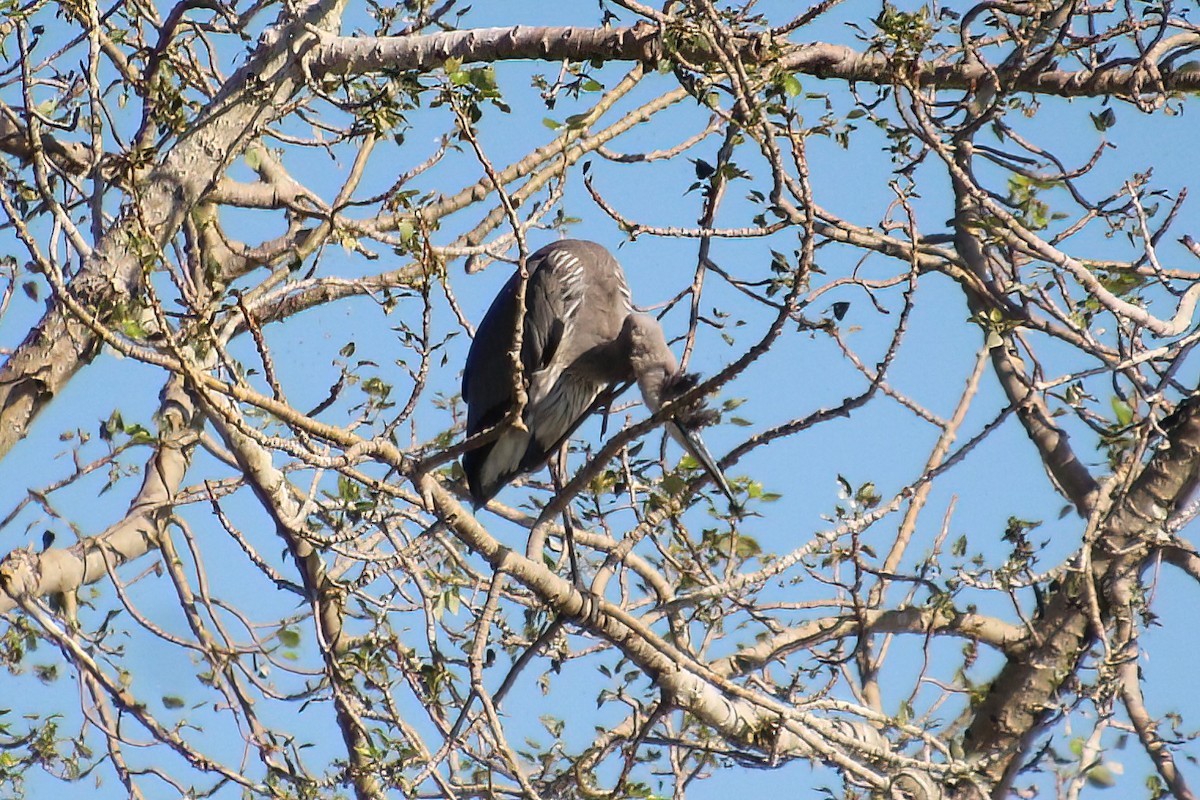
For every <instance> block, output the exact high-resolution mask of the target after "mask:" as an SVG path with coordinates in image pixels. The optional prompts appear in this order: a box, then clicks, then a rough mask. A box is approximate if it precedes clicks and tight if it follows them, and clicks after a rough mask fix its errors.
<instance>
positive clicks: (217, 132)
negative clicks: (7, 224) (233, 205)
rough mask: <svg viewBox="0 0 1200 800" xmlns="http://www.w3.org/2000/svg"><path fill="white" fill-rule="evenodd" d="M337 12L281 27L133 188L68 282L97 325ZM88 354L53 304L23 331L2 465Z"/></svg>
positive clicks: (3, 403)
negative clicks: (315, 28) (318, 30)
mask: <svg viewBox="0 0 1200 800" xmlns="http://www.w3.org/2000/svg"><path fill="white" fill-rule="evenodd" d="M343 3H344V0H323V1H322V2H320V3H317V4H314V5H313V6H311V7H310V9H309V11H308V13H307V14H305V15H304V16H302V17H300V18H297V19H288V20H285V21H282V22H281V23H280V25H279V27H278V28H277V29H276V30H275V32H274V33H275V36H274V38H273V40H272V44H270V46H264V47H261V48H260V49H259V50H258V52H257V53H256V54H255V55H254V57H252V58H251V59H250V60H249V61H248V62H247V63H246V64H245V66H243V67H242V68H241V69H239V70H238V71H237V72H236V73H234V74H233V76H231V77H230V79H229V80H228V81H227V82H226V84H225V86H224V88H223V89H222V90H221V91H220V93H218V95H217V97H216V98H215V99H214V100H213V102H212V103H211V104H210V105H209V106H208V107H207V108H206V109H205V112H204V113H203V114H202V115H201V116H200V118H199V119H197V120H196V122H195V123H194V124H193V125H192V127H191V128H190V129H189V130H188V131H186V132H185V133H184V134H183V135H181V136H180V138H179V141H178V142H177V143H176V144H175V145H174V146H172V147H171V148H170V149H169V150H168V151H167V153H166V155H164V156H163V158H162V160H161V161H159V162H158V164H156V165H155V167H154V168H153V169H152V170H150V171H149V173H148V174H146V175H145V177H144V180H139V181H138V185H139V192H140V193H139V194H138V196H137V197H135V198H134V200H133V202H132V203H131V204H130V205H127V206H126V207H125V210H124V212H123V213H122V215H121V217H120V219H119V220H118V221H117V222H116V223H115V224H114V225H113V226H112V227H111V228H110V229H109V231H108V232H107V233H106V234H105V235H104V237H103V239H102V240H101V241H100V242H99V243H98V244H97V246H96V248H95V251H94V254H93V257H92V258H91V259H89V260H88V261H87V262H85V263H84V265H83V268H82V269H81V270H80V272H79V274H78V275H77V276H76V278H75V279H74V280H73V281H72V282H71V290H72V291H73V292H74V293H75V294H76V296H77V297H78V299H79V300H80V302H82V303H83V304H84V305H85V306H86V307H88V308H93V309H96V310H97V311H98V312H99V313H100V315H101V318H104V317H106V316H108V315H110V314H111V313H112V309H113V308H114V307H116V306H118V305H119V304H120V303H121V301H122V300H124V299H127V298H129V297H131V296H132V295H133V293H134V291H135V288H136V286H137V284H138V283H139V282H140V280H141V277H142V269H143V263H144V260H145V259H147V258H150V259H153V258H155V257H157V253H158V252H161V249H162V248H163V247H164V246H165V245H166V243H167V242H168V241H170V239H171V238H172V237H173V236H174V235H175V234H176V232H178V230H179V228H180V226H181V225H182V224H183V220H184V219H185V218H186V216H187V214H188V213H189V212H190V211H191V209H192V208H193V207H194V206H195V205H196V203H197V202H198V201H199V200H200V198H201V197H203V195H204V193H205V192H206V191H208V190H209V189H210V188H212V186H213V185H214V184H215V183H216V182H217V180H218V179H219V178H220V177H221V175H222V174H223V173H224V171H225V169H226V168H227V167H228V166H229V164H230V163H231V162H232V160H233V159H234V158H236V157H237V155H238V154H239V153H241V152H242V151H243V150H244V149H245V148H246V146H247V145H248V144H249V143H250V142H251V141H253V140H254V139H255V138H256V137H257V136H258V135H259V134H260V133H261V132H262V130H263V129H264V128H265V126H266V125H267V124H268V123H269V122H270V121H271V120H272V119H274V117H275V115H276V114H277V113H279V111H278V110H277V109H281V108H285V107H286V101H287V100H289V99H291V98H292V97H294V96H295V94H296V93H297V92H299V90H300V89H301V87H302V86H303V85H304V71H303V69H302V68H301V64H300V62H301V54H302V53H303V52H305V51H306V50H307V49H308V48H309V47H310V46H311V44H312V43H313V42H315V37H313V36H312V35H311V34H310V33H309V32H308V31H309V30H310V28H312V27H313V26H320V25H325V24H329V21H330V20H332V19H335V18H336V17H337V15H338V14H339V13H340V10H341V7H342V5H343ZM96 352H97V347H96V338H95V336H94V335H93V333H92V332H91V331H90V330H88V328H87V327H86V326H85V325H84V324H83V323H82V322H80V321H79V320H77V319H75V318H73V317H72V316H71V315H69V314H68V313H67V312H66V311H65V310H64V309H63V308H62V307H61V305H58V304H55V305H54V306H53V307H52V308H51V309H50V311H49V312H47V314H46V315H45V316H44V317H43V318H42V320H41V321H40V322H39V323H38V324H37V325H36V326H34V327H33V328H32V329H31V330H30V332H29V335H28V336H27V337H26V338H25V341H23V342H22V343H21V344H20V346H19V347H18V348H17V349H16V350H15V351H14V352H13V354H12V355H11V356H10V357H9V358H8V360H7V362H5V364H4V365H3V367H0V457H3V455H4V454H5V453H7V452H8V451H9V450H10V449H12V447H13V445H14V444H16V443H17V442H18V441H20V440H21V439H22V438H23V437H24V436H25V434H26V432H27V431H28V428H29V425H30V423H31V422H32V421H33V419H34V417H36V416H37V414H38V412H40V411H41V410H42V409H43V408H44V407H45V406H46V405H47V404H48V403H49V402H50V401H51V400H53V399H54V397H55V396H56V395H57V394H58V393H59V392H60V391H61V390H62V388H63V387H64V386H65V385H66V383H67V382H68V381H69V380H70V379H71V377H72V376H74V375H75V373H76V372H77V371H78V370H79V369H80V367H82V366H83V365H84V364H86V363H87V362H88V361H90V360H91V359H92V357H94V356H95V354H96Z"/></svg>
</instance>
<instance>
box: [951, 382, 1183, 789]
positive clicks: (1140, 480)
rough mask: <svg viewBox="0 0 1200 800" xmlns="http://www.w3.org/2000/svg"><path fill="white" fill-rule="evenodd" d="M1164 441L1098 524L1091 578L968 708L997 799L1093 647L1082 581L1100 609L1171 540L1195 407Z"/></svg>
mask: <svg viewBox="0 0 1200 800" xmlns="http://www.w3.org/2000/svg"><path fill="white" fill-rule="evenodd" d="M1168 434H1169V435H1168V438H1167V440H1166V442H1165V443H1164V444H1163V445H1162V446H1161V447H1160V448H1159V449H1158V451H1157V452H1156V453H1155V454H1154V455H1153V456H1152V457H1151V459H1150V460H1149V462H1147V464H1146V466H1145V467H1144V468H1143V469H1142V471H1141V473H1140V474H1139V475H1138V477H1137V478H1136V479H1135V480H1134V481H1133V483H1132V485H1131V486H1130V487H1129V489H1128V491H1127V492H1126V493H1125V494H1124V496H1123V497H1122V498H1121V500H1120V501H1119V502H1118V503H1117V504H1116V505H1115V507H1114V508H1113V510H1112V511H1111V512H1110V513H1109V515H1108V517H1107V519H1105V520H1104V521H1103V523H1102V524H1101V526H1100V529H1099V532H1098V535H1097V538H1096V541H1095V543H1094V544H1093V545H1092V558H1091V561H1090V563H1091V572H1090V574H1087V575H1079V574H1075V575H1072V576H1069V577H1068V578H1067V579H1066V580H1064V581H1063V585H1062V587H1061V588H1059V589H1058V590H1057V591H1056V592H1055V593H1054V594H1053V595H1051V597H1050V598H1049V599H1048V600H1047V602H1046V603H1045V613H1044V614H1042V616H1041V617H1040V618H1039V619H1038V621H1037V626H1036V627H1037V631H1038V638H1037V639H1036V640H1033V639H1031V640H1030V641H1029V646H1028V648H1023V649H1021V650H1018V651H1016V652H1014V653H1013V654H1012V655H1010V656H1009V659H1008V663H1007V664H1006V666H1005V667H1004V668H1003V669H1002V670H1001V672H1000V674H999V676H997V678H996V680H995V681H993V682H992V686H991V690H990V691H989V692H988V695H987V697H986V698H985V699H984V700H983V701H982V702H981V703H980V704H979V705H978V706H977V707H976V709H975V716H974V721H973V722H972V723H971V725H970V727H969V728H968V730H967V732H966V734H965V739H964V743H965V747H966V749H967V751H968V756H972V755H973V756H975V757H981V756H985V755H988V756H992V757H993V759H994V760H992V761H991V762H990V763H989V764H988V765H987V766H986V767H984V771H985V773H986V774H987V776H988V777H989V778H990V779H991V780H992V781H993V782H994V784H995V786H996V787H997V788H996V792H995V794H994V796H995V797H997V798H1000V797H1003V796H1005V791H1006V789H1007V787H1008V786H1009V784H1010V782H1011V780H1012V778H1013V777H1014V776H1015V775H1016V773H1017V771H1018V769H1019V768H1020V766H1021V759H1022V757H1023V756H1024V754H1025V753H1026V752H1027V750H1028V748H1029V747H1030V745H1031V744H1032V742H1033V740H1034V739H1035V738H1036V736H1037V735H1038V733H1039V732H1040V731H1041V728H1042V725H1043V723H1045V722H1046V721H1047V719H1048V718H1050V717H1051V716H1052V714H1053V712H1054V710H1055V708H1056V707H1057V706H1056V702H1055V697H1056V695H1057V693H1058V690H1059V688H1060V687H1061V686H1062V682H1063V680H1064V679H1066V678H1068V677H1069V676H1072V675H1074V674H1075V666H1076V665H1077V664H1078V662H1079V661H1080V660H1081V659H1082V658H1084V657H1085V656H1086V655H1087V653H1088V650H1089V649H1090V648H1091V646H1092V644H1093V642H1094V641H1095V634H1096V632H1095V631H1094V630H1093V627H1092V620H1091V611H1090V609H1089V604H1088V601H1087V592H1088V591H1089V588H1088V586H1087V585H1086V583H1085V581H1090V582H1091V583H1092V585H1093V586H1095V587H1097V592H1098V594H1099V595H1100V597H1099V599H1100V600H1101V602H1105V601H1107V600H1108V599H1109V598H1108V596H1107V594H1106V593H1107V591H1108V590H1109V588H1110V587H1114V586H1120V585H1122V584H1123V583H1124V582H1126V581H1129V580H1131V579H1134V578H1136V576H1137V573H1138V572H1139V571H1140V570H1141V568H1142V566H1143V564H1144V563H1145V560H1146V559H1147V557H1149V556H1150V555H1151V554H1152V553H1154V552H1155V550H1156V549H1157V548H1158V547H1160V546H1162V545H1164V544H1167V543H1168V542H1169V541H1170V539H1169V538H1168V535H1167V533H1166V526H1167V524H1168V522H1169V520H1170V517H1171V514H1172V513H1173V512H1174V511H1175V510H1176V509H1177V508H1178V507H1180V506H1181V505H1182V504H1184V503H1186V501H1187V499H1188V497H1189V496H1190V495H1191V494H1192V493H1193V492H1194V491H1195V490H1196V488H1197V485H1198V484H1200V403H1196V402H1185V403H1183V404H1181V406H1180V409H1179V411H1178V412H1177V417H1176V420H1175V421H1174V424H1173V425H1171V426H1170V429H1169V431H1168Z"/></svg>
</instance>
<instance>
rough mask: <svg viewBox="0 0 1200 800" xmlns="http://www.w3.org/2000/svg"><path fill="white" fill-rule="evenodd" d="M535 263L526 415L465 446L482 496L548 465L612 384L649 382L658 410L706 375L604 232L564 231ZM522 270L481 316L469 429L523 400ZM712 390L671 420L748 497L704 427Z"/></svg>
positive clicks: (526, 341) (681, 438) (528, 311)
mask: <svg viewBox="0 0 1200 800" xmlns="http://www.w3.org/2000/svg"><path fill="white" fill-rule="evenodd" d="M526 266H527V268H528V274H529V280H528V282H527V283H526V286H525V314H524V325H523V327H522V337H521V358H520V361H521V366H522V375H521V380H522V382H523V386H524V388H525V391H526V394H527V398H528V399H527V402H526V405H525V409H524V413H523V414H522V417H521V422H522V423H523V425H520V426H518V425H510V426H508V427H507V428H505V429H504V430H503V431H501V432H500V434H499V435H498V436H497V437H496V438H494V439H492V440H491V441H489V442H486V443H484V444H481V445H479V446H478V447H476V448H474V449H472V450H469V451H467V452H466V453H465V454H464V455H463V459H462V464H463V471H464V472H466V475H467V485H468V486H469V488H470V491H471V497H472V498H473V499H474V501H475V503H476V504H477V505H482V504H484V503H486V502H487V501H488V500H490V499H491V498H492V497H493V496H494V495H495V494H496V492H498V491H500V489H501V488H502V487H503V486H504V485H505V484H507V483H508V482H509V481H511V480H512V479H513V478H514V477H516V476H517V475H519V474H521V473H523V472H529V471H532V470H535V469H537V468H538V467H540V466H541V465H542V464H544V463H546V460H547V459H548V458H549V457H550V456H551V455H552V454H553V453H554V452H555V451H556V450H557V449H558V448H559V446H560V445H561V444H562V443H563V442H564V441H566V439H567V437H569V436H570V435H571V433H572V432H573V431H574V430H575V429H576V428H577V427H578V426H579V424H580V423H581V422H582V421H583V419H584V418H585V417H586V416H587V415H588V413H589V412H590V411H591V410H593V409H594V408H595V407H596V406H597V405H598V404H599V401H601V400H602V399H604V396H606V395H607V396H608V399H611V395H608V394H607V393H608V390H610V389H612V388H613V387H615V386H618V385H620V384H630V383H635V382H636V383H637V385H638V388H639V389H640V390H641V393H642V398H643V399H644V400H645V403H646V406H647V407H648V408H649V409H650V411H651V412H657V411H658V410H659V409H660V408H662V406H663V405H664V404H666V403H667V402H668V401H670V400H673V399H675V398H677V397H680V396H682V395H683V394H684V393H686V392H687V391H689V390H690V389H692V388H693V387H695V386H696V385H697V382H698V379H697V377H696V376H695V375H694V374H690V373H685V372H682V371H681V370H680V369H679V362H678V361H677V360H676V359H675V354H674V353H672V352H671V349H670V348H669V347H668V346H667V340H666V337H665V336H664V335H663V330H662V327H661V326H660V325H659V324H658V321H657V320H655V319H654V318H653V317H650V316H647V315H645V314H638V313H636V312H635V311H634V310H633V303H632V301H631V299H630V295H629V286H628V284H627V283H626V282H625V275H624V273H623V272H622V270H621V265H620V264H619V263H617V260H616V259H615V258H613V256H612V254H611V253H609V252H608V250H606V249H604V248H603V247H601V246H600V245H598V244H595V243H594V242H585V241H578V240H569V239H568V240H564V241H559V242H555V243H554V244H550V245H547V246H545V247H543V248H542V249H540V250H538V251H537V252H536V253H534V254H533V255H531V256H530V257H529V258H528V260H527V262H526ZM519 288H520V276H519V274H518V275H514V276H513V277H512V278H510V279H509V281H508V282H507V283H506V284H505V285H504V288H503V289H501V290H500V294H499V295H497V297H496V299H495V300H494V301H492V306H491V308H489V309H488V312H487V314H486V315H485V316H484V318H483V322H481V323H480V325H479V329H478V331H476V333H475V340H474V342H472V344H471V351H470V353H469V354H468V356H467V366H466V369H464V370H463V383H462V396H463V399H464V400H465V401H466V403H467V436H468V437H470V436H474V435H475V434H477V433H479V432H480V431H484V430H487V429H488V428H491V427H493V426H495V425H497V424H498V423H500V422H501V421H503V420H504V418H505V417H506V416H507V415H508V414H509V412H510V411H511V410H512V409H513V407H514V405H515V402H516V401H515V399H514V391H513V389H514V380H513V377H514V376H513V374H512V364H513V362H512V359H511V358H510V355H509V354H510V352H511V350H512V347H513V342H514V338H513V334H514V332H515V330H516V325H517V318H518V305H517V294H518V291H519ZM716 418H717V414H716V412H715V411H712V410H709V409H707V408H706V407H705V405H704V402H703V400H702V399H697V400H695V401H693V402H690V403H687V404H685V405H684V406H683V407H681V408H679V409H677V410H676V411H675V413H674V415H673V416H672V417H671V418H670V419H669V420H667V422H666V425H667V428H668V430H669V431H670V433H671V435H672V436H673V437H674V438H675V439H676V441H678V442H679V443H680V444H681V445H683V447H684V448H686V449H687V451H688V452H689V453H691V454H692V455H693V456H694V457H695V458H696V460H697V461H699V462H700V463H701V464H702V465H703V466H704V468H705V469H706V470H707V471H708V473H709V475H711V476H712V479H713V480H714V481H715V482H716V483H717V485H718V486H719V487H720V489H721V491H722V492H724V493H725V495H726V496H727V497H728V498H729V501H730V502H731V503H732V504H734V506H737V505H738V503H737V499H736V497H735V496H734V494H733V491H732V489H730V487H729V484H728V482H726V480H725V476H724V475H723V474H722V473H721V470H720V469H719V468H718V467H717V463H716V460H715V459H713V457H712V455H711V454H710V453H709V451H708V448H706V447H705V446H704V442H703V441H701V439H700V436H699V434H698V429H699V428H700V427H702V426H704V425H707V424H710V423H712V422H714V421H716Z"/></svg>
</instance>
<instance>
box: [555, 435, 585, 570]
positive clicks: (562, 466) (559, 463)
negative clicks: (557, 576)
mask: <svg viewBox="0 0 1200 800" xmlns="http://www.w3.org/2000/svg"><path fill="white" fill-rule="evenodd" d="M568 447H569V444H568V443H567V442H565V441H564V442H563V443H562V445H560V446H559V448H558V453H556V454H555V456H554V460H553V461H552V462H551V464H550V477H551V479H552V480H553V481H554V493H555V494H556V495H557V494H558V493H560V492H561V491H562V490H563V487H564V486H566V485H567V449H568ZM562 524H563V547H565V548H566V550H567V559H568V561H569V562H570V564H571V582H572V583H574V584H575V587H576V588H577V589H579V591H581V592H583V591H584V585H583V575H581V574H580V572H579V558H578V556H576V555H575V525H574V523H573V522H572V521H571V506H570V504H567V505H566V506H564V507H563V512H562Z"/></svg>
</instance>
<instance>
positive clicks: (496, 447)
mask: <svg viewBox="0 0 1200 800" xmlns="http://www.w3.org/2000/svg"><path fill="white" fill-rule="evenodd" d="M560 245H561V243H555V244H554V245H549V246H547V247H544V248H542V249H541V250H539V251H537V252H536V253H534V254H533V255H532V256H530V258H529V260H528V261H527V263H526V266H527V268H528V270H529V281H528V283H527V284H526V286H525V309H526V311H525V320H524V327H523V329H522V339H521V343H522V344H521V361H522V366H523V368H524V372H525V379H526V380H530V381H531V378H532V376H533V375H535V374H537V373H539V372H543V371H544V370H545V369H546V367H551V368H552V369H554V370H555V371H561V365H559V364H558V362H557V361H556V355H557V354H558V353H559V350H560V348H561V345H562V342H563V339H564V337H565V336H566V335H567V333H566V332H567V325H568V322H569V318H568V315H569V314H572V313H573V312H574V311H575V310H577V307H578V304H577V303H575V302H573V292H572V290H571V288H572V287H571V285H570V282H569V281H568V282H566V284H564V277H569V274H568V275H564V270H563V269H562V267H563V266H568V267H569V266H570V259H564V258H563V257H562V256H561V255H559V256H557V257H552V256H553V254H554V253H556V252H558V251H559V250H561V247H560ZM568 273H569V270H568ZM519 286H520V276H519V274H514V275H513V276H512V277H511V278H509V280H508V281H507V282H506V283H505V284H504V287H503V288H502V289H501V290H500V292H499V294H497V295H496V299H495V300H493V301H492V305H491V307H490V308H489V309H488V311H487V313H486V314H484V317H483V320H482V321H481V322H480V323H479V327H478V328H477V329H476V331H475V339H474V341H473V342H472V343H471V349H470V352H469V353H468V354H467V363H466V367H465V368H464V370H463V381H462V396H463V400H464V401H466V404H467V435H468V436H472V435H474V434H476V433H479V432H480V431H482V430H486V429H487V428H490V427H491V426H493V425H496V424H497V423H499V422H500V421H501V420H503V419H504V416H505V415H506V414H507V413H508V411H509V409H511V408H512V404H513V391H512V388H513V375H512V362H511V361H510V360H509V357H508V353H509V349H510V348H511V347H512V341H513V330H514V326H515V325H516V323H517V302H516V299H517V289H518V288H519ZM531 382H532V381H531ZM534 406H535V404H534V403H532V402H531V403H530V404H529V405H528V406H527V407H526V412H525V422H526V424H527V425H529V426H530V427H531V428H533V429H534V430H536V427H535V425H536V421H535V420H531V419H530V414H531V411H532V409H533V408H534ZM529 443H530V436H529V434H528V433H525V432H523V431H517V430H511V429H510V430H508V431H505V432H504V433H503V434H501V436H500V437H499V438H498V439H497V440H495V441H492V442H489V443H487V444H483V445H480V446H479V447H477V448H475V449H473V450H470V451H468V452H467V453H465V454H464V455H463V470H464V471H465V472H466V474H467V481H468V484H469V485H470V487H471V493H472V495H473V497H474V498H475V500H476V502H479V503H482V502H485V501H486V500H487V499H488V498H490V497H491V496H492V495H493V494H495V493H496V491H497V490H498V489H499V488H500V487H501V486H503V485H504V484H505V483H506V482H508V480H510V479H511V478H512V477H513V476H514V475H516V474H517V473H518V472H521V471H522V470H524V469H531V468H533V467H536V466H538V465H540V463H541V462H542V461H545V458H546V455H545V454H542V453H541V452H540V450H539V451H538V452H537V453H536V454H534V455H532V456H530V455H529V454H528V453H527V450H528V449H529V448H528V445H529Z"/></svg>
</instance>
